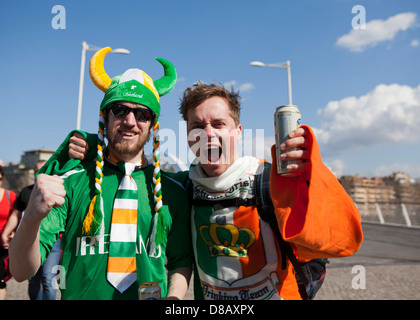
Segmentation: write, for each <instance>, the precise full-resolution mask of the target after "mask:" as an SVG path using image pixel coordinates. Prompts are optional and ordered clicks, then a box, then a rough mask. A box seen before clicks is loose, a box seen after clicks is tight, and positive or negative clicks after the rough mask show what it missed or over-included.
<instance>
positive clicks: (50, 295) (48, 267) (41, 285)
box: [1, 160, 61, 300]
mask: <svg viewBox="0 0 420 320" xmlns="http://www.w3.org/2000/svg"><path fill="white" fill-rule="evenodd" d="M45 162H46V161H45V160H40V161H37V163H36V164H35V167H34V176H35V180H36V174H37V172H38V170H39V169H40V168H41V167H42V166H43V165H44V163H45ZM34 186H35V184H32V185H29V186H27V187H25V188H23V189H22V191H21V192H20V193H19V196H18V197H17V199H16V201H15V203H14V204H13V210H12V213H11V214H10V216H9V219H8V220H7V223H6V225H5V226H4V229H3V232H2V233H1V240H2V242H3V243H7V244H9V242H10V240H11V239H12V238H13V235H14V233H15V231H16V229H17V227H18V225H19V221H20V219H21V218H22V215H23V214H24V211H25V209H26V207H27V205H28V202H29V198H30V196H31V193H32V190H33V188H34ZM60 243H61V240H60V238H59V239H58V240H57V242H56V243H55V244H54V246H53V248H52V250H51V252H50V254H49V255H48V258H47V260H46V261H45V263H44V264H43V265H42V266H41V267H40V268H39V270H38V272H37V273H36V275H35V276H33V277H32V278H30V279H29V285H28V294H29V298H30V299H31V300H55V299H56V297H57V289H55V288H54V286H53V280H54V277H55V276H56V275H57V273H56V272H52V268H53V267H54V266H56V265H58V264H59V263H60V256H61V245H60Z"/></svg>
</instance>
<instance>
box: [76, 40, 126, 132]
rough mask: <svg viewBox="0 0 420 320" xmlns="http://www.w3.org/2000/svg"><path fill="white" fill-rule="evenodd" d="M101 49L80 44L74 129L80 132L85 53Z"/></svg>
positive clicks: (122, 51) (84, 43)
mask: <svg viewBox="0 0 420 320" xmlns="http://www.w3.org/2000/svg"><path fill="white" fill-rule="evenodd" d="M100 49H101V48H98V47H96V46H92V45H89V44H87V43H86V41H83V42H82V61H81V63H80V81H79V100H78V103H77V124H76V129H77V130H80V121H81V118H82V97H83V80H84V76H85V61H86V51H93V52H96V51H98V50H100ZM111 52H112V53H122V54H129V53H130V51H129V50H127V49H122V48H119V49H114V50H111Z"/></svg>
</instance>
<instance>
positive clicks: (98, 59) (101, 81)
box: [89, 47, 112, 92]
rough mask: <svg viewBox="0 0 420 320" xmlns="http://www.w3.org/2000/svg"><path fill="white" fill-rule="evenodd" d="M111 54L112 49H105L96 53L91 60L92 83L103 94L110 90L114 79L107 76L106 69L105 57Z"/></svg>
mask: <svg viewBox="0 0 420 320" xmlns="http://www.w3.org/2000/svg"><path fill="white" fill-rule="evenodd" d="M109 52H111V48H110V47H106V48H103V49H101V50H99V51H98V52H96V53H95V55H94V56H93V57H92V59H90V63H89V74H90V78H91V79H92V82H93V83H94V84H95V86H97V87H98V88H99V89H100V90H102V91H103V92H106V90H108V88H109V86H110V85H111V82H112V79H111V78H110V77H109V76H108V75H107V74H106V72H105V69H104V59H105V56H106V55H107V54H108V53H109Z"/></svg>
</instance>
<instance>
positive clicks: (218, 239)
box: [200, 223, 255, 258]
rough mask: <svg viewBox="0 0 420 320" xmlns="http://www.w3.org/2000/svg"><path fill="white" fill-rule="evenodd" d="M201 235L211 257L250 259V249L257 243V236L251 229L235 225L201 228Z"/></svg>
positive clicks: (216, 225) (212, 225) (214, 224)
mask: <svg viewBox="0 0 420 320" xmlns="http://www.w3.org/2000/svg"><path fill="white" fill-rule="evenodd" d="M200 234H201V237H202V238H203V240H204V242H205V243H206V244H207V245H208V247H209V251H210V256H211V257H217V256H226V257H241V258H247V257H248V248H249V247H251V246H252V245H253V243H254V242H255V234H254V233H253V232H252V230H251V229H249V228H245V227H242V228H238V227H236V226H235V225H233V224H223V225H221V224H216V223H212V224H210V226H207V225H203V226H201V227H200Z"/></svg>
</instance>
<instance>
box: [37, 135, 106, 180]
mask: <svg viewBox="0 0 420 320" xmlns="http://www.w3.org/2000/svg"><path fill="white" fill-rule="evenodd" d="M75 132H78V133H80V134H81V135H83V137H84V138H85V139H86V141H87V143H88V145H89V152H88V153H87V154H86V157H85V159H84V160H91V159H94V158H95V156H96V145H97V140H98V135H97V134H93V133H87V132H84V131H80V130H73V131H72V132H70V133H69V134H68V136H67V137H66V139H65V140H64V141H63V142H62V143H61V145H60V146H59V147H58V148H57V150H56V151H55V152H54V154H53V155H52V156H51V157H50V158H49V159H48V161H47V162H46V163H45V164H44V165H43V166H42V168H41V169H40V170H39V171H38V173H37V174H40V173H45V174H48V175H54V174H56V175H62V174H64V173H66V172H68V171H70V170H72V169H74V168H75V167H76V166H78V165H79V164H80V163H81V161H82V160H78V159H70V158H69V139H70V137H71V136H72V135H73V134H74V133H75Z"/></svg>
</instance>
